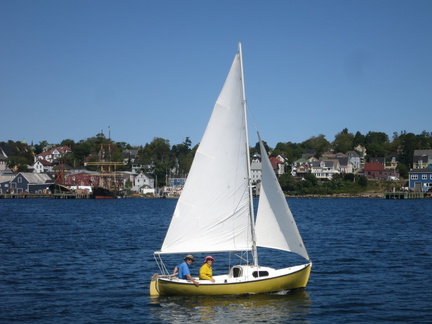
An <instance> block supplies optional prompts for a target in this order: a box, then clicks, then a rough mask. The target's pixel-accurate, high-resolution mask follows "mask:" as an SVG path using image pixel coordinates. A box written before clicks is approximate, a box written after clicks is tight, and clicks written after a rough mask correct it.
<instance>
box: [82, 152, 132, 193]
mask: <svg viewBox="0 0 432 324" xmlns="http://www.w3.org/2000/svg"><path fill="white" fill-rule="evenodd" d="M99 145H100V147H101V148H100V150H99V162H87V163H86V165H96V166H98V169H99V174H97V176H98V179H99V180H98V183H96V184H95V185H93V186H92V194H91V197H92V198H93V199H116V198H120V197H123V194H124V193H123V190H122V187H123V186H122V179H121V177H119V176H118V173H117V166H120V165H123V163H122V162H112V161H111V146H112V145H114V144H99Z"/></svg>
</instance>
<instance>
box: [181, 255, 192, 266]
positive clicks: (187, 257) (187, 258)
mask: <svg viewBox="0 0 432 324" xmlns="http://www.w3.org/2000/svg"><path fill="white" fill-rule="evenodd" d="M183 260H185V261H186V263H188V264H191V263H192V262H195V259H194V257H193V255H192V254H188V255H186V256H185V257H184V258H183Z"/></svg>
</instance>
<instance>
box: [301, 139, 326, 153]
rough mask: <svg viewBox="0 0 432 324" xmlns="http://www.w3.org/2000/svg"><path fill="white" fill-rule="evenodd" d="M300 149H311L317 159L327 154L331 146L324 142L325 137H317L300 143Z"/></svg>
mask: <svg viewBox="0 0 432 324" xmlns="http://www.w3.org/2000/svg"><path fill="white" fill-rule="evenodd" d="M301 145H302V147H303V148H305V149H312V150H314V151H315V156H316V157H319V156H321V155H322V154H323V153H324V152H327V151H328V150H329V149H330V147H331V144H330V142H329V141H327V140H326V138H325V135H322V134H320V135H318V136H317V137H315V136H313V137H311V138H309V139H308V140H306V141H304V142H303V143H301Z"/></svg>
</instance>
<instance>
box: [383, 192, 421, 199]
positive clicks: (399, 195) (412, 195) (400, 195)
mask: <svg viewBox="0 0 432 324" xmlns="http://www.w3.org/2000/svg"><path fill="white" fill-rule="evenodd" d="M384 198H385V199H422V198H425V194H424V192H386V193H385V194H384Z"/></svg>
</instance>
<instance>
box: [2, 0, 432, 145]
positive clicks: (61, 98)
mask: <svg viewBox="0 0 432 324" xmlns="http://www.w3.org/2000/svg"><path fill="white" fill-rule="evenodd" d="M431 17H432V1H429V0H415V1H411V0H409V1H408V0H407V1H398V0H391V1H388V0H380V1H375V0H373V1H369V0H361V1H360V0H359V1H356V0H351V1H350V0H341V1H335V0H326V1H321V0H319V1H318V0H316V1H308V0H302V1H300V0H298V1H293V0H280V1H253V0H249V1H232V0H229V1H225V0H218V1H202V0H201V1H195V0H188V1H180V0H175V1H174V0H173V1H163V0H161V1H145V0H141V1H136V0H128V1H120V0H118V1H110V0H103V1H102V0H92V1H80V0H74V1H68V0H63V1H57V0H52V1H49V0H40V1H34V0H28V1H24V0H15V1H12V0H0V120H1V123H0V141H6V140H9V139H12V140H14V141H19V140H22V139H26V140H27V142H29V143H31V142H32V141H33V142H34V143H39V142H40V141H42V140H47V141H48V142H49V143H58V142H60V141H61V140H63V139H73V140H75V141H79V140H81V139H86V138H88V137H92V136H95V135H96V134H97V133H99V132H100V131H103V132H104V133H105V134H106V135H108V127H110V129H111V137H112V139H113V140H115V141H118V142H122V141H124V142H128V143H130V144H132V145H144V144H146V143H149V142H151V141H152V140H153V138H154V137H162V138H165V139H168V140H169V141H170V144H171V145H174V144H179V143H182V142H183V141H184V140H185V139H186V137H189V138H190V139H191V141H192V144H193V145H195V144H197V143H198V142H199V141H200V139H201V136H202V134H203V132H204V130H205V126H206V123H207V121H208V118H209V117H210V114H211V110H212V108H213V105H214V102H215V100H216V98H217V96H218V94H219V91H220V90H221V88H222V85H223V82H224V80H225V77H226V75H227V73H228V70H229V68H230V65H231V63H232V60H233V58H234V55H235V53H236V51H237V43H238V42H239V41H240V42H242V44H243V58H244V65H245V79H246V95H247V100H248V107H249V109H250V111H251V114H252V118H253V121H254V122H255V124H256V125H257V127H258V129H259V131H260V133H261V136H262V138H263V139H264V140H265V141H266V142H267V143H268V144H269V145H270V146H271V147H274V146H275V145H276V144H277V143H278V142H294V143H300V142H303V141H305V140H307V139H309V138H310V137H312V136H318V135H320V134H323V135H325V136H326V139H327V140H329V141H333V140H334V136H335V135H336V134H337V133H339V132H340V131H342V130H343V129H344V128H348V130H349V131H350V132H352V133H355V132H357V131H360V132H361V133H362V134H364V135H365V134H366V133H367V132H369V131H380V132H385V133H387V134H388V135H389V137H390V138H392V135H393V133H394V132H399V133H400V132H401V131H407V132H413V133H415V134H420V133H421V132H422V131H423V130H426V131H428V132H431V131H432V127H431V125H432V18H431ZM251 142H252V143H255V142H256V140H254V139H252V141H251Z"/></svg>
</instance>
